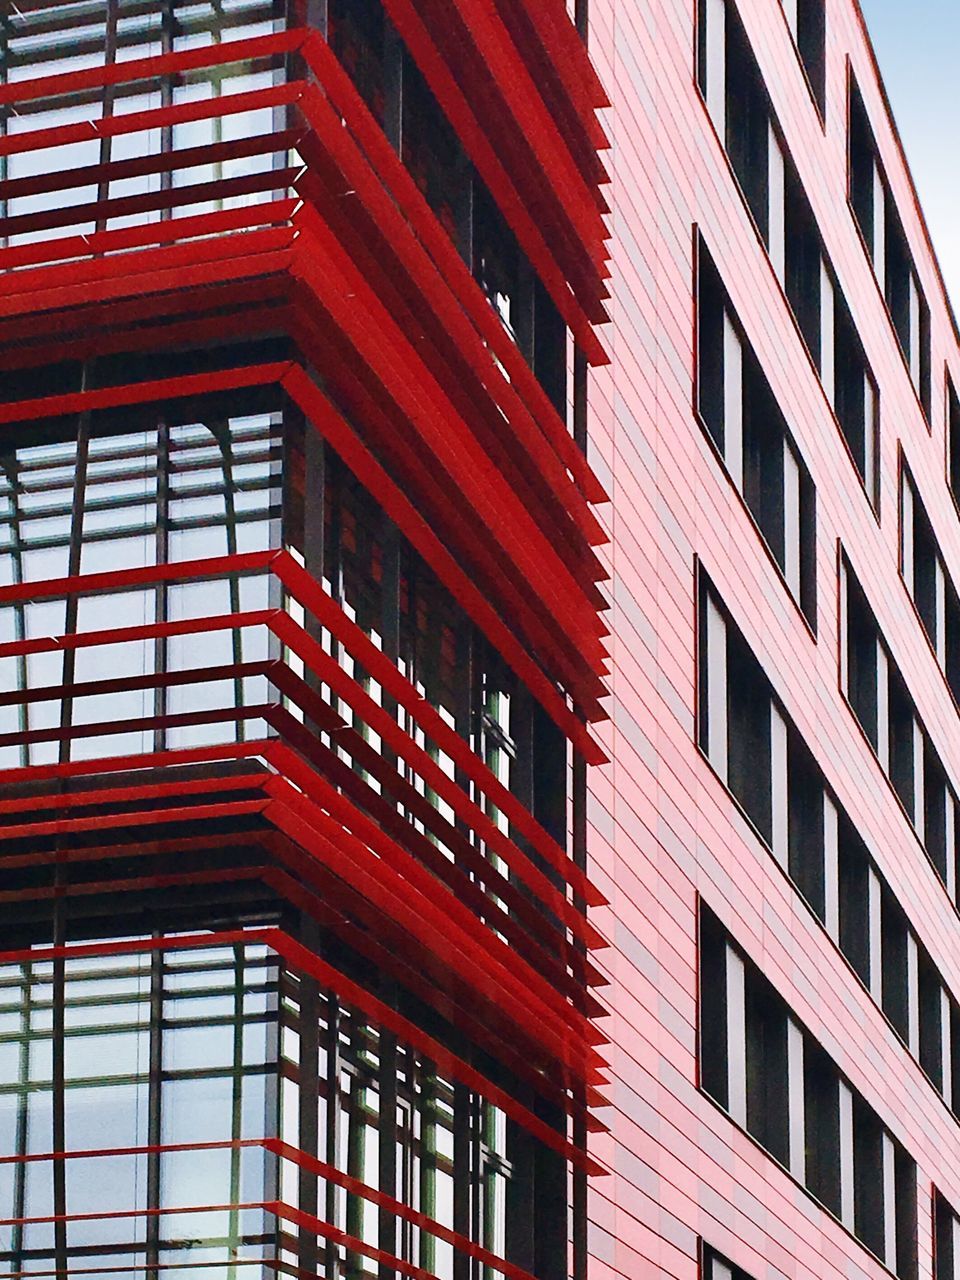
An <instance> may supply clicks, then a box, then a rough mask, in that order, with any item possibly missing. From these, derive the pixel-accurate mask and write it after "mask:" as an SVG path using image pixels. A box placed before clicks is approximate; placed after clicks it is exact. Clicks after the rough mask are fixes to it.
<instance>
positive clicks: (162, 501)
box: [153, 419, 170, 751]
mask: <svg viewBox="0 0 960 1280" xmlns="http://www.w3.org/2000/svg"><path fill="white" fill-rule="evenodd" d="M169 559H170V426H169V424H168V423H167V422H166V420H165V419H161V421H160V423H159V424H158V426H157V506H156V561H157V564H158V565H164V564H167V562H168V561H169ZM169 607H170V588H169V586H168V585H167V583H166V582H158V583H157V586H156V588H155V605H154V608H155V611H156V618H155V621H156V622H160V623H163V622H166V621H167V614H168V612H169ZM153 643H154V662H155V666H156V670H157V672H158V673H161V674H166V672H167V664H168V662H169V645H168V643H167V638H166V636H158V637H157V638H156V639H155V640H154V642H153ZM167 705H168V698H167V686H166V685H165V684H158V685H157V687H156V689H155V690H154V695H153V713H154V715H155V716H164V715H166V713H167ZM166 739H167V731H166V729H164V728H163V727H162V726H158V727H157V728H155V729H154V731H153V749H154V751H163V750H164V748H165V747H166V745H167V742H166Z"/></svg>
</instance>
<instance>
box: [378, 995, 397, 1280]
mask: <svg viewBox="0 0 960 1280" xmlns="http://www.w3.org/2000/svg"><path fill="white" fill-rule="evenodd" d="M380 998H381V1000H383V1001H384V1002H385V1003H386V1004H388V1005H389V1006H391V1007H395V1006H396V990H395V984H394V983H393V982H392V981H391V980H390V979H389V978H383V979H382V980H381V991H380ZM377 1050H378V1051H377V1059H378V1065H377V1074H378V1077H379V1078H378V1081H377V1088H378V1091H379V1095H380V1096H379V1111H378V1129H379V1143H378V1155H379V1166H380V1167H379V1170H378V1173H379V1178H378V1181H379V1186H380V1190H381V1191H382V1192H385V1194H386V1195H389V1196H396V1194H397V1101H398V1099H397V1066H398V1055H397V1037H396V1036H395V1035H394V1034H393V1032H390V1031H386V1030H384V1029H383V1028H381V1029H380V1037H379V1044H378V1046H377ZM377 1245H378V1246H379V1248H381V1249H383V1250H385V1251H386V1252H387V1253H392V1254H394V1255H396V1254H397V1219H396V1217H395V1216H394V1214H393V1213H392V1212H391V1210H389V1209H386V1208H382V1209H381V1210H380V1213H379V1222H378V1229H377ZM395 1276H396V1272H395V1271H394V1269H393V1268H391V1267H390V1266H389V1265H388V1264H387V1263H385V1262H382V1263H381V1264H380V1280H392V1278H393V1277H395Z"/></svg>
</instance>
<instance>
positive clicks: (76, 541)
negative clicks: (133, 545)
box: [59, 363, 91, 764]
mask: <svg viewBox="0 0 960 1280" xmlns="http://www.w3.org/2000/svg"><path fill="white" fill-rule="evenodd" d="M90 372H91V365H90V363H85V364H84V366H83V378H82V390H84V391H85V390H86V389H87V383H88V381H89V377H90ZM89 450H90V414H89V413H83V414H81V415H80V420H79V423H78V427H77V455H76V459H77V461H76V479H75V481H74V489H73V518H72V520H71V524H70V555H69V561H68V566H67V576H68V577H71V578H75V577H76V576H77V575H78V574H79V572H80V563H81V552H82V549H83V513H84V505H85V502H86V482H87V458H88V455H89ZM77 610H78V599H77V595H76V592H73V591H71V592H70V593H69V594H68V595H67V597H66V602H65V618H64V633H65V634H66V635H74V634H75V633H76V630H77ZM76 666H77V655H76V650H75V649H72V648H68V649H66V650H65V652H64V654H63V672H62V680H63V684H64V686H69V685H71V684H73V682H74V678H75V675H76ZM72 722H73V698H72V697H71V695H70V694H69V693H66V694H65V695H64V697H63V701H62V703H61V707H60V728H61V731H63V730H66V729H69V728H70V726H71V724H72ZM59 758H60V763H61V764H64V763H66V762H67V761H68V760H69V758H70V739H69V738H67V737H64V738H61V740H60V752H59Z"/></svg>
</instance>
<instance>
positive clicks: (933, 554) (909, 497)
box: [900, 454, 960, 706]
mask: <svg viewBox="0 0 960 1280" xmlns="http://www.w3.org/2000/svg"><path fill="white" fill-rule="evenodd" d="M900 572H901V574H902V575H903V580H904V583H905V585H906V588H907V590H908V591H909V592H910V595H911V597H912V599H913V602H914V604H915V605H916V607H917V612H918V614H919V615H920V621H921V623H922V624H923V629H924V631H925V632H926V634H927V639H928V640H929V641H930V645H931V648H932V649H933V651H934V654H935V656H936V659H937V663H938V665H939V666H940V669H941V671H942V672H943V674H944V676H945V677H946V681H947V684H948V685H949V686H950V692H951V694H952V695H953V698H954V701H955V702H956V703H957V705H958V706H960V595H958V593H957V589H956V587H955V586H954V582H953V579H952V577H951V576H950V574H949V573H948V572H947V568H946V565H945V563H944V560H943V556H942V555H941V554H940V546H939V543H938V542H937V538H936V534H935V533H934V531H933V525H932V524H931V523H930V519H929V517H928V516H927V512H926V509H925V508H924V505H923V502H922V500H921V498H920V494H919V492H918V490H917V487H916V484H915V482H914V479H913V476H912V474H911V472H910V468H909V467H908V466H907V463H906V460H905V459H904V458H903V456H902V454H901V459H900Z"/></svg>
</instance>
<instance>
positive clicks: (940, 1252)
mask: <svg viewBox="0 0 960 1280" xmlns="http://www.w3.org/2000/svg"><path fill="white" fill-rule="evenodd" d="M933 1213H934V1280H955V1278H956V1275H957V1272H958V1269H960V1217H958V1216H957V1214H956V1213H955V1212H954V1211H953V1208H952V1206H951V1205H950V1202H949V1201H948V1200H947V1199H946V1198H945V1197H944V1196H943V1195H942V1194H941V1193H940V1192H939V1191H938V1190H937V1189H936V1187H934V1189H933Z"/></svg>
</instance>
